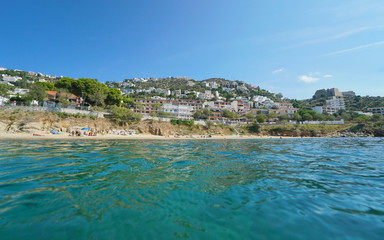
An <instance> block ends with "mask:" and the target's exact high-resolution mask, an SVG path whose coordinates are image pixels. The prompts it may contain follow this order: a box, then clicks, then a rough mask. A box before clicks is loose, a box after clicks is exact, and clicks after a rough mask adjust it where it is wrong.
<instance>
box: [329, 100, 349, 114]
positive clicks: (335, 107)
mask: <svg viewBox="0 0 384 240" xmlns="http://www.w3.org/2000/svg"><path fill="white" fill-rule="evenodd" d="M342 109H345V102H344V98H342V97H335V96H334V97H332V99H329V100H326V107H325V109H324V111H325V112H327V113H329V114H333V113H336V112H338V111H339V110H342Z"/></svg>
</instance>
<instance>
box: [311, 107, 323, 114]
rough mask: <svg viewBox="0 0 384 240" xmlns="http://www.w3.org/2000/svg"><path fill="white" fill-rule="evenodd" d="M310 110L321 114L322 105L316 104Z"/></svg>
mask: <svg viewBox="0 0 384 240" xmlns="http://www.w3.org/2000/svg"><path fill="white" fill-rule="evenodd" d="M312 110H313V111H315V112H316V113H318V114H322V113H323V111H324V109H323V107H322V106H316V107H314V108H312Z"/></svg>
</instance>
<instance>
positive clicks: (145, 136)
mask: <svg viewBox="0 0 384 240" xmlns="http://www.w3.org/2000/svg"><path fill="white" fill-rule="evenodd" d="M269 138H280V137H278V136H258V135H212V137H208V136H206V135H205V137H202V135H189V136H173V135H170V136H157V135H151V134H135V135H118V134H105V135H100V134H99V135H97V136H69V134H68V133H65V132H63V133H60V134H52V133H47V132H35V133H33V132H31V133H4V132H3V133H0V139H47V140H48V139H58V140H70V139H72V140H76V139H98V140H101V139H137V140H143V139H147V140H174V139H175V140H177V139H189V140H194V139H196V140H204V139H269ZM283 138H289V137H283Z"/></svg>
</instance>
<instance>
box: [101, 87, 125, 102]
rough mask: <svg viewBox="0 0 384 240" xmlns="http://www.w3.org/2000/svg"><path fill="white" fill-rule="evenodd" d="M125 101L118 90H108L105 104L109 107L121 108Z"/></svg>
mask: <svg viewBox="0 0 384 240" xmlns="http://www.w3.org/2000/svg"><path fill="white" fill-rule="evenodd" d="M122 101H123V96H122V95H121V92H120V90H119V89H117V88H110V89H109V90H108V94H107V97H106V99H105V103H106V104H107V105H115V106H120V105H121V103H122Z"/></svg>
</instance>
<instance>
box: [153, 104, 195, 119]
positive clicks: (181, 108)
mask: <svg viewBox="0 0 384 240" xmlns="http://www.w3.org/2000/svg"><path fill="white" fill-rule="evenodd" d="M161 110H162V111H164V112H166V113H170V114H172V115H174V116H175V117H177V118H187V119H190V118H192V115H193V112H194V107H193V106H188V105H181V104H179V102H178V101H171V102H170V103H164V104H163V106H162V107H161Z"/></svg>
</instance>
